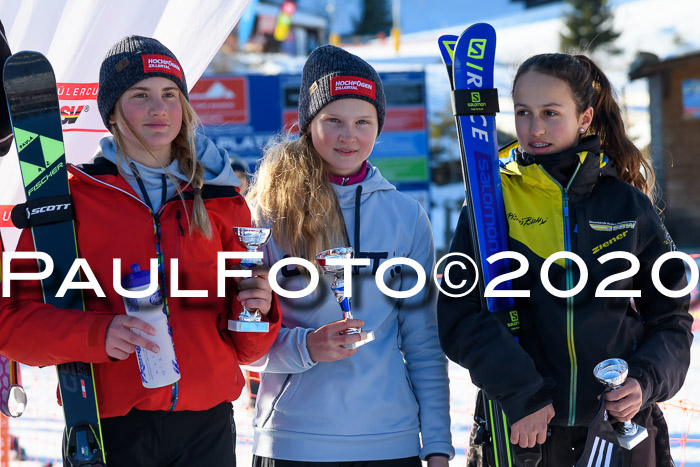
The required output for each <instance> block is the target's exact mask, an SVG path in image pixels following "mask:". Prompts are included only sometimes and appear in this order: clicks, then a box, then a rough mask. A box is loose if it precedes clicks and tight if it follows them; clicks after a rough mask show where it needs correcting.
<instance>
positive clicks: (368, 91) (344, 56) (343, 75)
mask: <svg viewBox="0 0 700 467" xmlns="http://www.w3.org/2000/svg"><path fill="white" fill-rule="evenodd" d="M347 98H352V99H362V100H363V101H367V102H369V103H370V104H372V105H374V107H375V108H376V109H377V118H378V123H379V129H378V132H377V134H379V133H381V132H382V127H383V126H384V116H385V113H386V98H385V97H384V88H383V87H382V80H381V79H380V78H379V74H377V72H376V70H375V69H374V68H372V65H370V64H369V63H367V62H365V61H364V60H362V59H361V58H360V57H358V56H357V55H353V54H351V53H350V52H346V51H345V50H343V49H341V48H339V47H335V46H332V45H324V46H321V47H317V48H316V49H315V50H314V51H313V52H311V55H309V58H308V59H307V60H306V63H305V64H304V70H303V71H302V74H301V87H300V89H299V133H300V134H301V133H304V132H305V131H306V130H307V129H308V127H309V124H310V123H311V120H313V119H314V117H315V116H316V114H318V113H319V112H320V111H321V109H322V108H324V107H325V106H327V105H328V104H330V103H331V102H333V101H336V100H338V99H347Z"/></svg>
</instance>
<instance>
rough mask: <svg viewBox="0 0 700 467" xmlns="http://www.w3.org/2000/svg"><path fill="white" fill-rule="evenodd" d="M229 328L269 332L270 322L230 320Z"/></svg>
mask: <svg viewBox="0 0 700 467" xmlns="http://www.w3.org/2000/svg"><path fill="white" fill-rule="evenodd" d="M228 330H229V331H235V332H268V331H269V330H270V323H268V322H266V321H235V320H233V319H230V320H228Z"/></svg>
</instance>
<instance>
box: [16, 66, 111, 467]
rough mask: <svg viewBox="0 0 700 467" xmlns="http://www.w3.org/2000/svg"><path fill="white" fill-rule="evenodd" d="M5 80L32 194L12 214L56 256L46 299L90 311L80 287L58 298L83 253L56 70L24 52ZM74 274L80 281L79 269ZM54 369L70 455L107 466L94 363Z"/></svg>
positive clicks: (45, 283)
mask: <svg viewBox="0 0 700 467" xmlns="http://www.w3.org/2000/svg"><path fill="white" fill-rule="evenodd" d="M3 81H4V83H3V84H4V86H5V92H6V95H7V102H8V106H9V110H10V119H11V121H12V128H13V131H14V137H15V144H16V146H17V153H18V156H19V164H20V170H21V173H22V181H23V186H24V190H25V193H26V196H27V202H26V203H25V204H23V205H18V206H16V207H15V209H14V210H13V213H12V220H13V222H14V223H15V225H16V226H17V227H20V228H31V229H32V236H33V238H34V246H35V248H36V251H37V252H44V253H47V254H49V255H50V256H51V258H52V259H53V262H54V273H53V274H52V275H51V276H49V277H47V278H46V279H43V280H42V281H41V286H42V291H43V294H44V302H45V303H47V304H50V305H53V306H56V307H58V308H73V309H82V310H84V309H85V308H84V302H83V294H82V290H80V289H68V290H67V291H66V293H65V295H64V296H63V297H57V296H56V292H57V291H58V289H59V286H60V285H61V281H62V278H64V277H68V275H69V274H68V273H69V271H70V269H71V266H72V265H73V262H74V261H75V259H76V258H77V256H78V255H77V244H76V238H75V227H74V224H73V204H72V201H71V197H70V189H69V186H68V173H67V170H66V157H65V150H64V146H63V132H62V129H61V119H60V111H59V103H58V92H57V90H56V78H55V76H54V72H53V69H52V67H51V64H50V63H49V61H48V60H47V59H46V57H44V56H43V55H41V54H40V53H38V52H19V53H16V54H14V55H12V56H11V57H10V58H9V59H7V62H6V63H5V69H4V77H3ZM29 212H31V213H32V214H31V216H29V215H28V214H27V213H29ZM39 267H40V269H41V264H39ZM70 276H71V279H72V280H74V281H76V279H77V280H78V281H79V280H80V275H79V273H78V274H72V273H71V274H70ZM56 368H57V372H58V385H59V391H60V397H61V401H62V405H63V414H64V417H65V421H66V429H65V433H64V452H63V456H64V459H65V461H67V462H68V463H69V464H70V465H72V466H73V467H78V466H88V465H91V466H104V465H105V457H104V450H103V449H102V433H101V428H100V418H99V411H98V408H97V396H96V393H95V380H94V377H93V371H92V364H89V363H82V362H75V363H66V364H62V365H58V366H57V367H56Z"/></svg>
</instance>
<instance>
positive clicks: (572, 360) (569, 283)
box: [540, 162, 581, 426]
mask: <svg viewBox="0 0 700 467" xmlns="http://www.w3.org/2000/svg"><path fill="white" fill-rule="evenodd" d="M540 168H542V167H540ZM580 168H581V163H580V162H579V163H578V165H576V169H575V170H574V173H573V174H572V175H571V178H570V179H569V183H567V184H566V187H562V186H561V184H560V183H559V182H558V181H556V180H555V179H554V178H553V177H552V176H551V175H549V174H548V173H547V171H546V170H544V169H542V171H543V172H544V173H545V174H546V175H547V176H548V177H549V178H550V179H551V180H552V181H553V182H554V183H556V184H557V186H559V188H560V189H561V192H562V215H563V217H564V225H563V227H564V251H566V252H569V253H571V252H572V248H571V226H570V215H569V189H570V188H571V183H572V182H573V181H574V179H575V178H576V174H578V171H579V169H580ZM564 271H565V274H566V289H567V290H571V289H572V288H573V273H572V271H571V260H570V259H568V258H565V259H564ZM566 343H567V348H568V351H569V368H570V371H569V418H568V421H567V424H568V425H569V426H573V425H574V422H575V421H576V393H577V392H578V382H577V379H578V362H577V357H576V345H575V342H574V297H567V298H566Z"/></svg>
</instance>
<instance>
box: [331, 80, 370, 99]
mask: <svg viewBox="0 0 700 467" xmlns="http://www.w3.org/2000/svg"><path fill="white" fill-rule="evenodd" d="M341 94H359V95H361V96H366V97H369V98H371V99H376V95H377V94H376V88H375V86H374V82H373V81H370V80H368V79H365V78H360V77H359V76H332V77H331V96H338V95H341Z"/></svg>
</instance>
